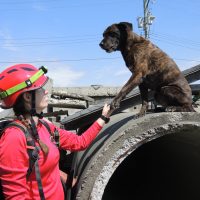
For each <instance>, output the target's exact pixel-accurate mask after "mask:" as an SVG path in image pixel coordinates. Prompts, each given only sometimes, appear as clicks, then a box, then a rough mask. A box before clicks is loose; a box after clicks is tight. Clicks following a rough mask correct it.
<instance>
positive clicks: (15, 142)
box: [0, 127, 29, 200]
mask: <svg viewBox="0 0 200 200" xmlns="http://www.w3.org/2000/svg"><path fill="white" fill-rule="evenodd" d="M28 162H29V158H28V154H27V148H26V138H25V136H24V133H23V132H22V131H21V130H19V129H18V128H16V127H10V128H7V129H6V131H5V133H4V134H3V135H2V136H1V139H0V179H1V183H2V187H3V192H4V196H5V197H6V200H19V199H20V200H24V199H27V198H26V197H27V191H28V190H27V184H26V173H27V169H28V165H29V163H28Z"/></svg>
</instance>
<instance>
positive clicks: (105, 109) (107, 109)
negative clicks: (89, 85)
mask: <svg viewBox="0 0 200 200" xmlns="http://www.w3.org/2000/svg"><path fill="white" fill-rule="evenodd" d="M102 115H103V116H105V117H107V118H109V117H110V105H108V104H107V103H105V104H104V107H103V111H102Z"/></svg>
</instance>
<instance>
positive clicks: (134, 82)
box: [111, 73, 142, 112]
mask: <svg viewBox="0 0 200 200" xmlns="http://www.w3.org/2000/svg"><path fill="white" fill-rule="evenodd" d="M141 80H142V73H138V74H134V75H132V76H131V77H130V79H129V80H128V82H127V83H126V84H125V85H124V86H123V87H122V89H121V90H120V92H119V93H118V94H117V96H116V97H115V98H114V99H113V101H112V102H111V112H113V111H114V110H115V109H116V108H119V106H120V102H121V100H122V99H123V98H124V97H125V96H126V95H127V94H128V93H129V92H130V91H131V90H132V89H133V88H135V87H136V86H138V85H139V84H140V83H141Z"/></svg>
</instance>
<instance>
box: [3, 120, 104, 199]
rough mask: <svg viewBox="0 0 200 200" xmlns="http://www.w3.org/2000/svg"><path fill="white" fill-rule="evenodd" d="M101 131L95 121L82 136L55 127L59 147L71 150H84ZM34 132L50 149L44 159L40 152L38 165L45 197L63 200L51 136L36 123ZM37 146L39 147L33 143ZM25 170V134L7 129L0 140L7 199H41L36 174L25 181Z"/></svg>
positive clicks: (26, 155) (43, 127) (57, 160)
mask: <svg viewBox="0 0 200 200" xmlns="http://www.w3.org/2000/svg"><path fill="white" fill-rule="evenodd" d="M49 125H50V127H51V129H52V130H54V128H55V126H54V125H53V124H52V123H49ZM101 128H102V127H101V126H100V125H99V124H98V123H97V122H95V123H94V124H93V125H92V126H91V127H90V128H89V129H88V130H87V131H85V132H84V133H83V134H82V135H81V136H77V135H76V134H74V133H72V132H69V131H66V130H63V129H59V128H58V131H59V134H60V147H61V148H62V149H65V150H70V151H78V150H84V149H85V148H87V147H88V146H89V144H90V143H91V142H92V141H93V139H94V138H95V137H96V135H97V134H98V133H99V131H100V130H101ZM37 130H38V134H39V138H40V139H41V140H42V141H43V142H44V143H45V144H46V145H48V147H49V153H48V155H47V156H45V155H44V154H43V152H42V151H40V153H39V166H40V173H41V178H42V185H43V191H44V195H45V198H46V200H63V199H64V193H63V188H62V185H61V181H60V174H59V166H58V163H59V150H58V149H57V147H56V146H55V144H53V143H52V142H51V141H50V134H49V132H48V131H47V129H46V127H45V126H44V125H42V124H41V122H39V123H38V125H37ZM36 145H38V144H37V143H36ZM28 167H29V156H28V154H27V148H26V138H25V136H24V133H23V132H22V131H21V130H20V129H19V128H17V127H9V128H7V129H6V130H5V132H4V133H3V135H2V136H1V139H0V179H1V182H2V186H3V191H4V195H5V197H6V199H7V200H25V199H26V200H32V199H38V200H39V199H40V196H39V191H38V186H37V181H36V178H35V172H34V171H33V172H32V174H31V175H30V177H29V179H28V181H27V179H26V174H27V169H28Z"/></svg>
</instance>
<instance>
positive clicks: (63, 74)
mask: <svg viewBox="0 0 200 200" xmlns="http://www.w3.org/2000/svg"><path fill="white" fill-rule="evenodd" d="M48 69H49V71H48V76H49V77H50V78H52V79H53V86H54V87H69V86H72V85H74V84H75V82H76V81H77V80H79V79H80V78H81V77H83V75H84V72H81V71H75V70H73V69H71V68H70V67H69V66H67V65H65V64H61V63H52V64H48Z"/></svg>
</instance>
